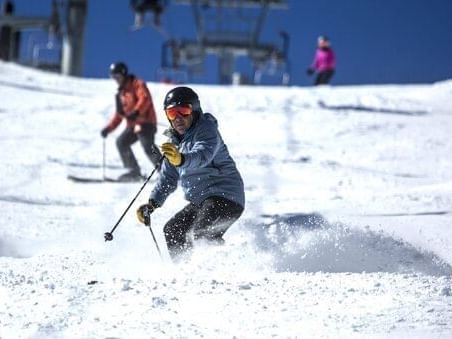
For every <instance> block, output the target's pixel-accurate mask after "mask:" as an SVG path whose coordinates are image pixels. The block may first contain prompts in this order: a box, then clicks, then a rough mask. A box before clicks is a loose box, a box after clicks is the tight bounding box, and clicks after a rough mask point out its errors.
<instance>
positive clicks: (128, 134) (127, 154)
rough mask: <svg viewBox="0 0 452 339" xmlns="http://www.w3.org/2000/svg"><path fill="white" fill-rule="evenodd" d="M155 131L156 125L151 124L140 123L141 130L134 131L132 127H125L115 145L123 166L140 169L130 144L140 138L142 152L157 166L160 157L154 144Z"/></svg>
mask: <svg viewBox="0 0 452 339" xmlns="http://www.w3.org/2000/svg"><path fill="white" fill-rule="evenodd" d="M155 132H156V127H155V126H154V125H153V124H143V125H141V131H140V132H139V133H135V132H134V131H133V128H129V127H128V128H126V129H125V130H124V131H123V132H122V133H121V134H120V135H119V137H118V139H116V146H117V148H118V151H119V155H120V156H121V160H122V163H123V164H124V167H126V168H128V169H130V170H132V171H133V170H138V171H139V170H140V166H139V165H138V162H137V159H136V158H135V155H134V154H133V151H132V145H133V144H134V143H135V142H136V141H137V140H140V143H141V145H142V146H143V149H144V152H145V153H146V155H147V156H148V158H149V160H150V161H151V162H152V163H153V164H154V166H157V164H158V161H159V160H160V158H161V156H162V155H161V153H160V151H159V149H158V148H157V146H155V144H154V136H155Z"/></svg>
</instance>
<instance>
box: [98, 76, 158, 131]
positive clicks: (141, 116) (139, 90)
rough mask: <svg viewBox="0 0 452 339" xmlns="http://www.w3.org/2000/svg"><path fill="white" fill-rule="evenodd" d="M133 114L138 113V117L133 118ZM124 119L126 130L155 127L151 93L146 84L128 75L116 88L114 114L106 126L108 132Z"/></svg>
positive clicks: (155, 120)
mask: <svg viewBox="0 0 452 339" xmlns="http://www.w3.org/2000/svg"><path fill="white" fill-rule="evenodd" d="M134 113H135V114H136V113H138V116H136V117H133V115H134ZM124 118H125V119H126V122H127V127H128V128H133V127H134V126H135V125H142V124H149V123H150V124H153V125H154V126H156V125H157V117H156V114H155V109H154V103H153V102H152V96H151V93H150V92H149V89H148V87H147V86H146V83H145V82H144V81H143V80H140V79H138V78H136V77H135V76H133V75H129V76H128V77H127V78H126V80H125V83H124V84H123V85H122V86H121V87H120V88H118V93H117V94H116V112H115V113H114V114H113V116H112V118H111V119H110V121H109V123H108V125H107V126H108V129H109V130H110V131H113V130H114V129H116V127H118V126H119V124H120V123H121V121H122V119H124Z"/></svg>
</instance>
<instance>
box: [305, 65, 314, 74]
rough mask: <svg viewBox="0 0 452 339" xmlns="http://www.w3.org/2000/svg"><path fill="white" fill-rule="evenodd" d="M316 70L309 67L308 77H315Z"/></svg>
mask: <svg viewBox="0 0 452 339" xmlns="http://www.w3.org/2000/svg"><path fill="white" fill-rule="evenodd" d="M314 72H315V71H314V69H313V68H311V67H309V68H308V69H307V70H306V74H307V75H308V76H311V75H313V74H314Z"/></svg>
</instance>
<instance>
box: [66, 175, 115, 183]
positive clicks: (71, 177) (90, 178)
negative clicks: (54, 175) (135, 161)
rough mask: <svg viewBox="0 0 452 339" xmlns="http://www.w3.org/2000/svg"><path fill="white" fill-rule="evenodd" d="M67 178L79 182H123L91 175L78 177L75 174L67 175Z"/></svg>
mask: <svg viewBox="0 0 452 339" xmlns="http://www.w3.org/2000/svg"><path fill="white" fill-rule="evenodd" d="M67 178H68V179H69V180H71V181H74V182H79V183H103V182H123V181H119V180H116V179H113V178H107V177H105V178H92V177H78V176H76V175H68V176H67Z"/></svg>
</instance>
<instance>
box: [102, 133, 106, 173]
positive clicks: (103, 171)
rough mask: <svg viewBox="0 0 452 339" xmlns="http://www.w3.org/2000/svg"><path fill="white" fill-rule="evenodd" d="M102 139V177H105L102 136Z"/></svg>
mask: <svg viewBox="0 0 452 339" xmlns="http://www.w3.org/2000/svg"><path fill="white" fill-rule="evenodd" d="M102 140H103V143H102V178H104V179H105V153H106V151H105V138H103V139H102Z"/></svg>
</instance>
